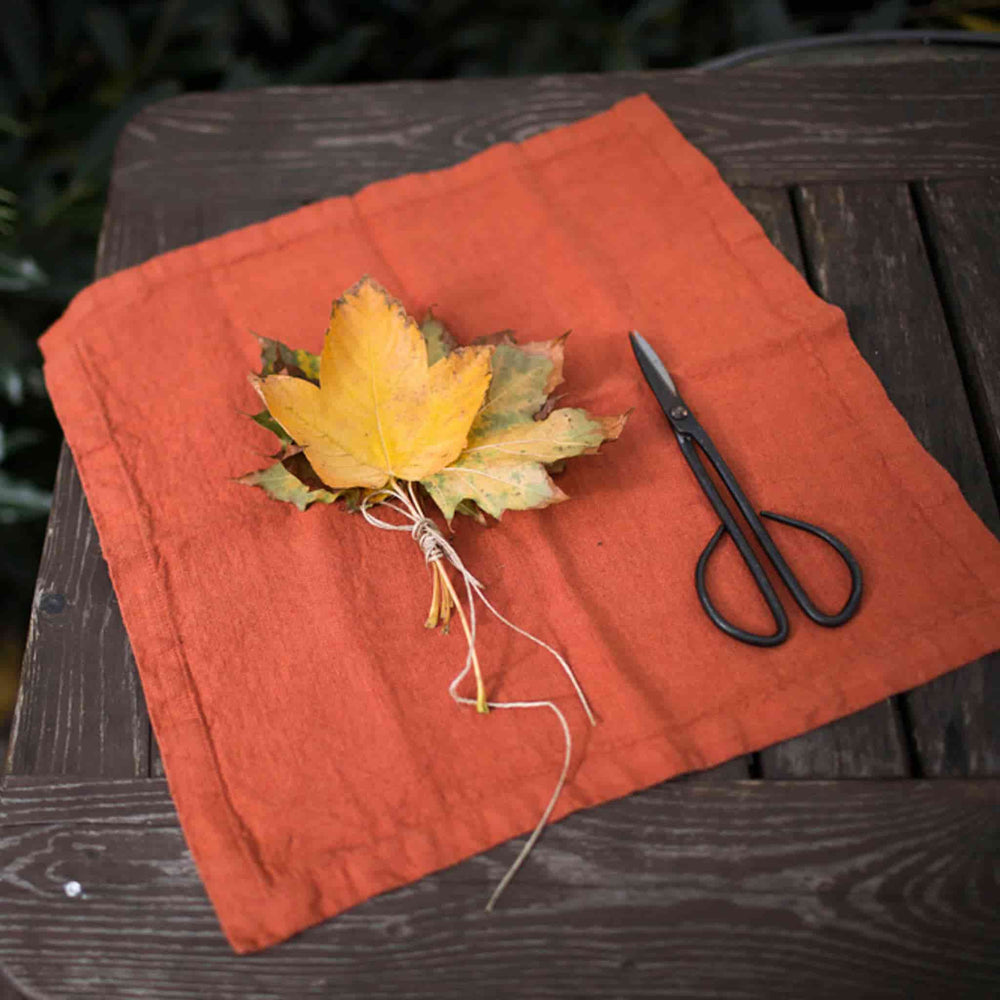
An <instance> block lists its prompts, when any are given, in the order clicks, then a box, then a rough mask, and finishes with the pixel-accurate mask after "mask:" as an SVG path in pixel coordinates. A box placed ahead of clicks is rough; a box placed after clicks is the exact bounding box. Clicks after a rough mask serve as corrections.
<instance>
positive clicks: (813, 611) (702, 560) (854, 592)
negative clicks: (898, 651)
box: [695, 510, 862, 646]
mask: <svg viewBox="0 0 1000 1000" xmlns="http://www.w3.org/2000/svg"><path fill="white" fill-rule="evenodd" d="M760 516H761V517H766V518H768V519H770V520H772V521H777V522H779V523H780V524H787V525H789V526H790V527H792V528H799V529H801V530H802V531H808V532H809V534H811V535H815V536H816V537H817V538H819V539H821V540H822V541H824V542H826V543H827V544H828V545H829V546H831V547H832V548H833V549H834V550H835V551H836V553H837V554H838V555H839V556H840V558H841V559H843V560H844V562H845V564H846V565H847V568H848V570H849V571H850V574H851V592H850V594H848V597H847V600H846V601H845V602H844V606H843V607H842V608H841V609H840V610H839V611H838V612H836V614H832V615H828V614H826V613H825V612H823V611H820V609H819V608H817V607H816V605H815V604H814V603H813V601H812V599H811V598H810V597H809V595H808V594H807V593H806V591H805V588H803V586H802V584H800V583H799V581H798V579H797V578H796V577H795V575H794V574H793V573H792V572H791V570H790V569H789V568H788V566H787V564H786V563H785V562H784V560H783V559H782V560H781V564H782V565H781V567H780V569H781V577H782V580H783V581H784V583H785V586H787V587H788V589H789V590H790V591H791V592H792V596H793V597H794V598H795V601H796V603H797V604H798V605H799V607H800V608H802V610H803V611H804V612H805V613H806V614H807V615H808V616H809V618H811V619H812V620H813V621H814V622H816V624H817V625H824V626H826V627H827V628H835V627H836V626H838V625H843V624H844V622H846V621H848V619H850V618H852V617H853V616H854V613H855V612H856V611H857V609H858V605H859V604H860V602H861V591H862V583H861V567H860V566H858V563H857V560H856V559H855V558H854V556H853V555H852V554H851V551H850V549H848V547H847V546H846V545H845V544H844V543H843V542H842V541H841V540H840V539H839V538H837V537H836V535H832V534H831V533H830V532H829V531H825V530H824V529H823V528H820V527H818V526H817V525H815V524H810V523H809V522H808V521H800V520H798V519H797V518H794V517H788V516H787V515H785V514H776V513H774V512H773V511H765V510H762V511H761V512H760ZM727 533H728V528H727V526H726V525H725V524H720V525H719V527H718V528H717V529H716V531H715V534H714V535H712V537H711V539H710V540H709V542H708V545H706V546H705V549H704V551H703V552H702V553H701V556H700V557H699V558H698V565H697V566H696V567H695V587H696V588H697V591H698V599H699V600H700V601H701V606H702V607H703V608H704V609H705V613H706V614H707V615H708V617H709V618H710V619H711V620H712V622H713V624H714V625H715V626H716V627H717V628H719V629H721V630H722V631H723V632H725V633H726V634H727V635H730V636H732V637H733V638H734V639H739V640H740V641H741V642H746V643H750V644H751V645H753V646H777V645H779V644H780V643H782V642H784V641H785V639H787V638H788V616H787V615H786V614H785V609H784V608H783V607H782V605H781V602H780V601H779V600H778V597H777V594H775V592H774V588H773V587H772V586H771V584H770V581H768V580H767V578H766V577H765V576H764V575H763V571H762V569H761V566H760V563H759V561H758V560H757V559H756V557H755V556H754V555H753V554H752V552H744V551H743V548H744V546H742V545H740V546H738V547H739V549H740V554H741V555H742V556H743V560H744V562H746V564H747V567H748V568H749V569H750V571H751V573H752V574H753V576H754V579H755V581H756V583H757V585H758V589H759V590H760V592H761V595H762V596H763V598H764V600H765V602H766V603H767V606H768V609H769V610H770V612H771V616H772V618H773V619H774V623H775V626H776V628H775V631H774V632H773V633H771V634H770V635H762V634H758V633H756V632H749V631H747V630H746V629H743V628H740V627H739V626H738V625H733V624H732V622H730V621H727V620H726V619H725V618H723V617H722V615H721V614H719V612H718V610H717V609H716V608H715V606H714V605H713V604H712V601H711V598H710V597H709V594H708V588H707V587H706V586H705V571H706V569H707V566H708V560H709V558H710V557H711V555H712V553H713V552H714V551H715V549H716V547H717V546H718V544H719V542H720V541H721V540H722V536H723V535H724V534H727ZM769 540H770V539H769ZM772 545H773V542H772ZM770 547H771V546H769V548H770ZM769 555H772V557H773V553H769Z"/></svg>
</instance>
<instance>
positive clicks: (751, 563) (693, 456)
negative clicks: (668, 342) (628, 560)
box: [629, 330, 861, 646]
mask: <svg viewBox="0 0 1000 1000" xmlns="http://www.w3.org/2000/svg"><path fill="white" fill-rule="evenodd" d="M629 339H630V340H631V341H632V350H633V351H635V357H636V360H637V361H638V362H639V367H640V368H641V369H642V374H643V375H644V376H645V377H646V381H647V382H648V383H649V387H650V388H651V389H652V390H653V393H654V394H655V396H656V399H657V401H658V402H659V404H660V406H661V407H662V408H663V412H664V413H665V414H666V415H667V419H668V420H669V421H670V426H671V427H672V428H673V430H674V434H675V435H676V436H677V443H678V444H679V445H680V446H681V452H682V453H683V455H684V457H685V458H686V459H687V463H688V465H690V466H691V470H692V471H693V472H694V474H695V476H696V478H697V480H698V483H699V485H700V486H701V488H702V489H703V490H704V491H705V495H706V496H707V497H708V499H709V500H710V501H711V504H712V506H713V507H714V508H715V512H716V514H718V515H719V518H720V519H721V520H722V524H720V525H719V527H718V529H717V530H716V532H715V534H714V535H712V538H711V540H710V541H709V543H708V545H706V546H705V550H704V551H703V552H702V554H701V557H700V558H699V559H698V565H697V568H696V569H695V587H696V588H697V590H698V599H699V600H700V601H701V605H702V607H703V608H704V609H705V611H706V612H707V614H708V617H709V618H711V619H712V621H713V623H714V624H715V625H717V626H718V627H719V628H720V629H722V631H723V632H725V633H726V634H727V635H731V636H732V637H733V638H734V639H739V640H740V641H741V642H749V643H751V644H752V645H754V646H777V645H779V644H780V643H782V642H784V641H785V639H787V638H788V615H787V614H785V609H784V607H782V604H781V601H779V600H778V595H777V594H776V593H775V592H774V587H772V586H771V581H770V580H768V578H767V574H766V573H765V572H764V568H763V567H762V566H761V564H760V561H759V560H758V558H757V556H756V555H755V554H754V551H753V549H752V548H751V547H750V542H749V541H748V539H747V537H746V535H745V534H744V533H743V529H742V528H741V527H740V526H739V524H738V523H737V521H736V518H735V517H733V514H732V512H731V511H730V509H729V508H728V507H727V506H726V504H725V502H724V501H723V499H722V496H721V495H720V494H719V491H718V490H717V489H716V488H715V483H713V482H712V480H711V478H710V477H709V475H708V470H707V469H706V468H705V465H704V463H703V462H702V460H701V458H700V456H699V455H698V451H697V450H696V448H695V445H697V446H698V448H700V449H701V451H702V453H703V454H704V455H705V457H706V458H707V459H708V460H709V462H711V464H712V466H713V467H714V468H715V471H716V472H717V473H718V475H719V478H720V479H721V480H722V482H723V483H724V484H725V486H726V489H727V490H728V491H729V494H730V496H731V497H732V498H733V500H734V501H735V502H736V506H737V507H738V508H739V510H740V513H741V514H742V515H743V516H744V517H745V518H746V521H747V524H749V525H750V530H751V531H752V532H753V534H754V537H755V538H756V539H757V541H758V542H759V543H760V547H761V548H762V549H763V550H764V552H765V553H766V554H767V557H768V559H770V560H771V563H772V564H773V565H774V568H775V569H776V570H777V571H778V575H779V576H780V577H781V579H782V580H783V581H784V584H785V586H786V587H787V588H788V589H789V590H790V591H791V593H792V597H794V598H795V601H796V603H797V604H798V606H799V607H800V608H802V610H803V611H804V612H805V613H806V614H807V615H808V616H809V617H810V618H811V619H812V620H813V621H814V622H816V624H817V625H825V626H827V627H828V628H833V627H835V626H837V625H843V624H844V622H846V621H848V620H849V619H851V618H853V617H854V614H855V612H857V610H858V605H859V604H860V603H861V567H860V566H858V563H857V560H856V559H855V558H854V556H853V555H852V554H851V551H850V549H848V547H847V546H846V545H845V544H844V543H843V542H842V541H840V539H839V538H836V537H834V536H833V535H831V534H830V532H828V531H824V530H823V529H822V528H818V527H816V525H814V524H809V523H808V522H806V521H799V520H797V519H796V518H794V517H787V516H786V515H784V514H775V513H773V512H771V511H764V510H762V511H761V512H760V517H758V516H757V512H756V511H755V510H754V509H753V506H752V505H751V504H750V501H749V500H748V499H747V496H746V494H745V493H744V492H743V490H742V489H741V488H740V484H739V483H738V482H737V481H736V477H735V476H734V475H733V474H732V472H731V471H730V469H729V466H728V465H726V463H725V462H724V461H723V460H722V456H721V455H720V454H719V453H718V451H716V449H715V445H713V444H712V439H711V438H710V437H709V436H708V434H707V433H706V432H705V429H704V427H702V426H701V424H699V423H698V421H697V419H696V418H695V417H694V416H693V415H692V413H691V411H690V410H689V409H688V407H687V404H686V403H685V402H684V400H683V399H681V396H680V393H679V392H678V391H677V387H676V386H675V385H674V381H673V379H672V378H671V377H670V373H669V372H668V371H667V370H666V368H664V367H663V362H662V361H661V360H660V359H659V358H658V357H657V355H656V352H655V351H654V350H653V348H652V347H650V346H649V344H647V343H646V341H645V339H644V338H643V337H642V336H641V335H640V334H638V333H636V332H635V331H634V330H633V331H632V332H631V333H630V334H629ZM762 517H766V518H770V520H772V521H778V522H779V523H781V524H788V525H791V527H793V528H801V529H802V530H803V531H808V532H809V533H810V534H812V535H816V536H817V537H818V538H822V539H823V541H824V542H826V543H827V544H828V545H831V546H832V547H833V548H834V549H836V551H837V552H838V553H839V555H840V557H841V558H842V559H843V560H844V562H845V563H847V568H848V569H849V570H850V571H851V593H850V595H849V596H848V598H847V602H846V603H845V604H844V606H843V607H842V608H841V609H840V610H839V611H838V612H837V613H836V614H834V615H828V614H824V613H823V612H822V611H820V610H819V608H817V607H816V605H815V604H813V602H812V600H810V598H809V595H808V594H807V593H806V592H805V590H804V589H803V587H802V584H800V583H799V581H798V579H796V577H795V574H794V573H793V572H792V571H791V568H790V567H789V565H788V563H787V562H785V559H784V557H783V556H782V555H781V553H780V552H779V551H778V547H777V546H776V545H775V544H774V540H773V539H772V538H771V536H770V535H769V534H768V531H767V528H766V527H764V524H763V522H762V521H761V519H760V518H762ZM726 532H728V533H729V535H730V537H731V538H732V539H733V541H734V542H735V543H736V547H737V548H738V549H739V552H740V555H741V556H742V557H743V561H744V562H745V563H746V564H747V568H748V569H749V570H750V572H751V573H752V574H753V578H754V581H755V582H756V584H757V588H758V590H760V592H761V595H762V596H763V598H764V600H765V601H766V602H767V606H768V608H769V609H770V611H771V616H772V617H773V618H774V624H775V626H776V629H775V631H774V632H773V633H772V634H771V635H758V634H757V633H755V632H748V631H746V630H745V629H742V628H740V627H739V626H737V625H733V624H732V623H731V622H728V621H726V619H725V618H723V617H722V615H720V614H719V612H718V611H717V610H716V609H715V607H714V606H713V604H712V601H711V599H710V598H709V596H708V591H707V590H706V588H705V568H706V566H707V565H708V560H709V557H710V556H711V555H712V553H713V552H714V551H715V547H716V546H717V545H718V544H719V542H720V541H721V539H722V536H723V535H724V534H725V533H726Z"/></svg>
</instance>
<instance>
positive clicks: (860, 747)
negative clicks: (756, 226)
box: [735, 187, 908, 779]
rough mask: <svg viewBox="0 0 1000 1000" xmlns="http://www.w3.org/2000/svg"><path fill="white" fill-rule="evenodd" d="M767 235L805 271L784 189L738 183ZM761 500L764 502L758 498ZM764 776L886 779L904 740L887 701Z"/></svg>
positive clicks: (784, 750)
mask: <svg viewBox="0 0 1000 1000" xmlns="http://www.w3.org/2000/svg"><path fill="white" fill-rule="evenodd" d="M735 190H736V194H737V196H738V197H739V198H740V200H741V201H742V202H743V204H744V205H745V206H746V208H747V209H748V210H749V211H750V212H752V213H753V215H754V216H755V217H756V219H757V221H758V222H759V223H760V224H761V227H762V228H763V230H764V232H765V233H767V236H768V239H770V241H771V242H772V243H773V244H774V245H775V246H776V247H777V248H778V249H779V250H780V251H781V252H782V253H783V254H784V255H785V257H786V258H787V259H788V260H789V261H790V262H791V263H792V264H793V265H794V266H795V268H796V269H797V270H798V271H799V273H801V274H803V275H804V276H806V268H805V261H804V259H803V256H802V246H801V241H800V239H799V232H798V228H797V226H796V220H795V213H794V210H793V207H792V199H791V193H790V192H789V191H788V190H786V189H784V188H744V187H741V188H736V189H735ZM762 502H763V501H762ZM758 760H759V763H760V774H761V776H762V777H765V778H776V779H780V778H806V777H809V778H874V777H880V778H890V777H903V776H905V775H906V774H907V773H908V763H907V759H906V740H905V734H904V733H903V731H902V729H901V727H900V725H899V721H898V719H897V716H896V713H895V711H894V710H893V707H892V703H891V702H890V701H885V702H882V703H881V704H879V705H873V706H872V707H871V708H868V709H866V710H865V711H863V712H856V713H854V714H853V715H851V716H848V717H847V718H844V719H838V720H837V721H836V722H833V723H831V724H829V725H827V726H824V727H823V728H822V729H819V730H814V731H812V732H809V733H805V734H804V735H802V736H799V737H797V738H795V739H792V740H786V741H785V742H784V743H780V744H777V745H776V746H773V747H768V748H766V749H765V750H763V751H762V752H761V753H760V754H758Z"/></svg>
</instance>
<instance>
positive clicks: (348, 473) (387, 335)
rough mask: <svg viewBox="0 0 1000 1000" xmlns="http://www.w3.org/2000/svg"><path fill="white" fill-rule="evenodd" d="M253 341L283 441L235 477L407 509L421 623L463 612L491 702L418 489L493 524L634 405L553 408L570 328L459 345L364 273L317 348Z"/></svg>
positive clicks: (550, 491) (537, 493)
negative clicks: (424, 597) (420, 559)
mask: <svg viewBox="0 0 1000 1000" xmlns="http://www.w3.org/2000/svg"><path fill="white" fill-rule="evenodd" d="M259 339H260V342H261V348H262V350H261V364H262V369H261V372H260V374H259V375H254V376H251V383H252V384H253V386H254V388H255V389H256V390H257V392H258V394H259V395H260V397H261V399H262V400H263V402H264V406H265V408H264V409H263V410H262V411H260V412H259V413H257V414H256V415H255V416H254V417H253V419H254V420H255V421H256V422H257V423H258V424H260V425H261V426H263V427H265V428H267V429H268V430H270V431H272V432H273V433H274V434H276V435H277V437H278V438H279V439H280V442H281V450H280V451H279V452H278V453H277V454H276V455H274V456H273V462H272V464H271V465H270V466H268V467H267V468H265V469H261V470H259V471H257V472H253V473H250V474H249V475H247V476H244V477H242V479H241V480H240V482H242V483H245V484H248V485H251V486H258V487H260V488H262V489H263V490H264V491H265V492H266V493H268V494H269V495H270V496H271V497H273V498H274V499H276V500H282V501H286V502H289V503H293V504H295V505H296V506H297V507H298V508H299V509H300V510H305V509H306V508H307V507H308V506H310V505H311V504H313V503H326V504H330V503H333V502H334V501H337V500H342V501H343V502H344V503H345V505H346V506H347V508H348V509H350V510H355V511H361V512H362V513H363V514H365V516H366V517H367V519H368V520H369V521H371V522H372V523H376V524H378V525H379V526H380V527H389V526H390V525H388V524H387V523H386V522H384V521H381V520H379V519H377V518H375V517H373V516H372V515H371V513H370V509H371V508H372V507H373V506H377V505H383V504H384V505H388V506H390V507H392V508H393V509H395V510H397V511H399V512H400V513H401V514H402V515H403V516H404V518H406V519H407V520H408V522H409V523H408V524H406V525H405V526H406V527H407V528H409V527H411V526H412V529H413V534H414V537H415V538H417V540H418V541H420V542H421V544H422V547H424V550H425V554H426V555H427V556H428V562H429V563H430V564H431V571H432V582H433V594H432V600H431V609H430V613H429V615H428V619H427V622H426V624H427V625H428V627H434V626H435V625H437V624H438V623H443V624H445V625H447V622H448V619H449V616H450V613H451V610H452V608H456V609H457V611H458V614H459V617H460V620H461V622H462V625H463V628H464V630H465V632H466V636H467V638H468V641H469V647H470V657H471V661H472V666H473V667H474V670H475V674H476V680H477V697H476V702H475V704H476V706H477V708H478V709H479V710H480V711H482V712H485V711H487V702H486V694H485V687H484V685H483V682H482V673H481V670H480V669H479V663H478V659H477V657H476V654H475V648H474V642H473V637H472V634H471V630H470V628H469V623H468V621H467V620H466V617H465V614H464V612H463V610H462V605H461V602H460V601H459V599H458V595H457V593H456V591H455V588H454V585H453V583H452V581H451V579H450V577H449V575H448V573H447V571H446V569H445V563H446V562H448V561H450V562H451V563H452V565H455V566H460V563H459V562H458V561H457V559H456V558H454V557H453V550H450V546H448V545H447V543H446V542H445V541H444V539H443V537H442V536H441V535H440V532H439V531H438V529H437V528H436V526H435V525H434V523H433V522H432V521H430V520H429V519H428V518H427V517H426V516H425V514H424V511H423V508H422V504H421V500H420V494H419V493H418V490H417V489H416V487H417V486H419V488H420V490H421V491H422V492H423V494H424V495H426V496H428V497H430V499H431V500H433V502H434V503H435V504H436V506H437V507H438V508H439V510H440V511H441V513H442V514H443V515H444V517H445V519H446V520H447V521H448V523H449V524H450V523H451V521H452V519H453V518H454V516H455V515H456V514H464V515H467V516H470V517H473V518H475V519H476V520H478V521H479V522H480V523H485V515H486V514H488V515H491V516H493V517H495V518H500V517H501V516H502V514H503V513H504V511H507V510H528V509H533V508H538V507H545V506H547V505H549V504H553V503H557V502H559V501H562V500H565V499H567V497H566V494H565V493H563V491H562V490H561V489H559V487H558V486H557V485H556V484H555V483H554V482H553V480H552V477H551V475H550V472H551V471H552V470H553V467H554V466H556V465H559V464H561V463H562V462H564V461H565V460H566V459H568V458H572V457H574V456H577V455H582V454H585V453H593V452H596V451H597V449H598V447H599V446H600V445H601V443H602V442H604V441H607V440H612V439H614V438H617V437H618V435H619V434H620V433H621V431H622V428H623V426H624V424H625V420H626V418H627V414H621V415H619V416H613V417H595V416H592V415H590V414H589V413H587V412H586V411H584V410H582V409H576V408H570V407H566V408H558V407H556V405H555V402H556V398H555V397H554V396H553V395H552V393H553V390H554V389H555V388H556V386H558V385H559V384H560V383H561V382H562V381H563V358H564V352H565V342H566V336H565V335H563V336H561V337H558V338H556V339H554V340H545V341H536V342H533V343H528V344H522V345H519V344H517V343H516V341H515V339H514V336H513V334H512V333H511V332H510V331H502V332H500V333H498V334H493V335H491V336H489V337H484V338H481V339H480V340H478V341H475V342H473V343H472V344H470V345H468V346H465V347H459V346H458V345H457V343H456V341H455V339H454V337H453V336H452V335H451V333H450V332H449V331H448V330H447V329H446V328H445V326H444V325H443V324H442V323H441V322H440V320H438V319H437V318H436V317H434V316H433V314H430V313H429V314H428V316H427V317H426V318H425V319H424V322H423V323H422V324H421V325H418V324H417V323H416V322H415V321H414V320H413V319H412V318H411V317H410V316H409V315H408V314H407V312H406V309H405V308H404V307H403V305H402V303H400V302H399V301H398V300H396V299H394V298H393V297H392V296H390V295H389V293H388V292H387V291H386V290H385V289H384V288H382V286H381V285H379V284H378V283H377V282H375V281H373V280H372V279H371V278H369V277H367V276H366V277H364V278H362V279H361V280H360V281H359V282H358V283H357V284H356V285H354V286H353V287H352V288H350V289H348V290H347V291H346V292H345V293H344V295H343V296H342V297H341V298H340V299H338V300H337V301H336V302H335V303H334V306H333V311H332V314H331V318H330V324H329V327H328V329H327V333H326V338H325V341H324V345H323V350H322V353H321V354H320V355H319V356H317V355H314V354H311V353H310V352H308V351H303V350H297V349H292V348H289V347H287V346H286V345H285V344H282V343H281V342H279V341H276V340H270V339H267V338H259ZM442 546H445V547H446V550H450V552H451V553H452V555H449V556H448V559H444V558H441V554H442V551H445V549H443V548H442ZM463 572H464V571H463ZM471 579H472V578H471V577H468V575H466V580H467V582H468V581H469V580H471ZM472 582H473V583H476V581H474V580H472ZM476 585H477V586H479V585H478V583H476ZM468 596H469V598H470V601H471V597H472V591H471V590H469V593H468ZM588 712H589V710H588Z"/></svg>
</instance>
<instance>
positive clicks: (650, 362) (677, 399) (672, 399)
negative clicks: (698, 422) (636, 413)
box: [628, 330, 684, 415]
mask: <svg viewBox="0 0 1000 1000" xmlns="http://www.w3.org/2000/svg"><path fill="white" fill-rule="evenodd" d="M628 338H629V340H630V341H631V342H632V350H633V352H634V353H635V359H636V361H638V362H639V368H640V369H641V371H642V374H643V376H644V377H645V379H646V381H647V382H648V383H649V387H650V389H652V390H653V393H654V395H655V396H656V398H657V401H658V402H659V404H660V406H662V407H663V412H664V413H666V414H668V415H669V413H670V409H671V407H674V406H682V405H683V403H684V401H683V400H682V399H681V396H680V393H679V392H678V391H677V386H675V385H674V380H673V379H672V378H671V377H670V372H668V371H667V369H666V368H664V367H663V362H662V361H661V360H660V358H659V355H657V353H656V351H654V350H653V348H652V347H650V346H649V344H648V343H647V341H646V338H645V337H644V336H643V335H642V334H641V333H639V332H638V331H637V330H633V331H632V332H631V333H630V334H629V335H628Z"/></svg>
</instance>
